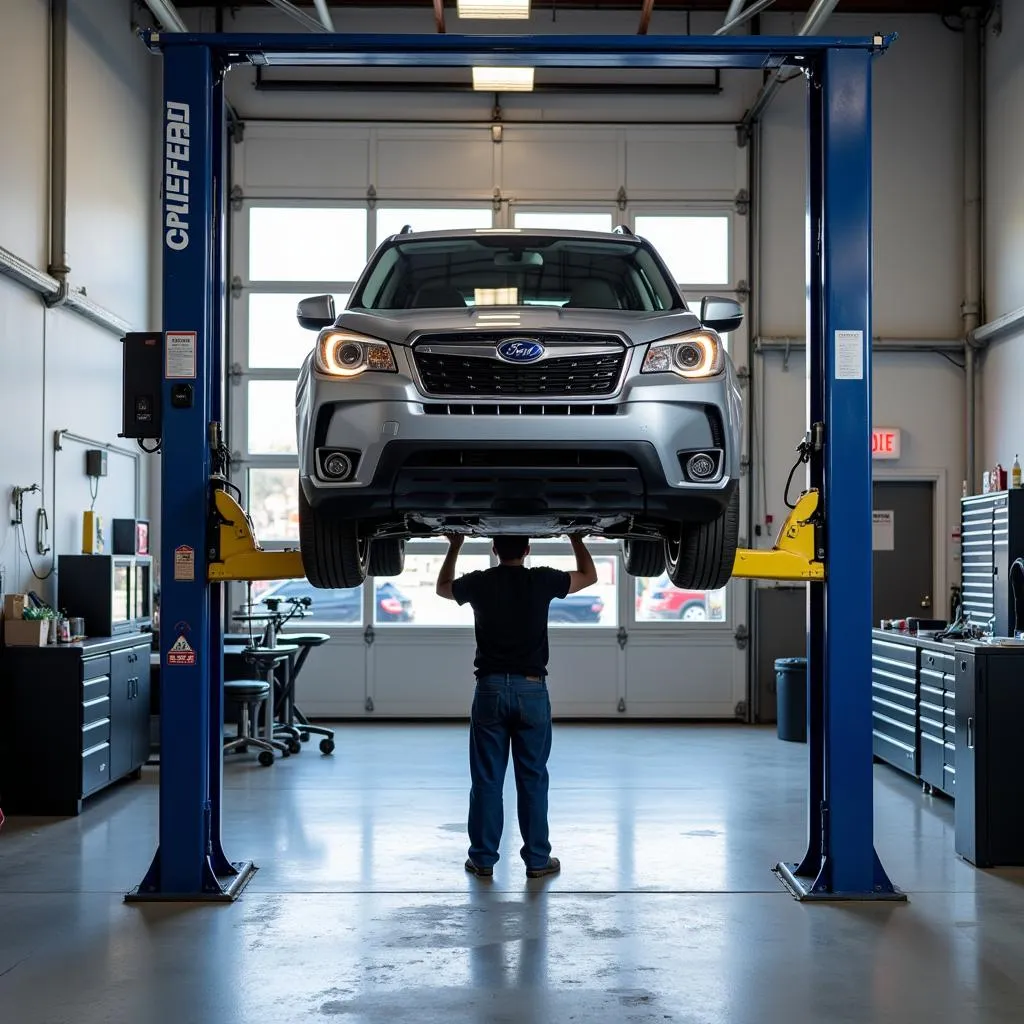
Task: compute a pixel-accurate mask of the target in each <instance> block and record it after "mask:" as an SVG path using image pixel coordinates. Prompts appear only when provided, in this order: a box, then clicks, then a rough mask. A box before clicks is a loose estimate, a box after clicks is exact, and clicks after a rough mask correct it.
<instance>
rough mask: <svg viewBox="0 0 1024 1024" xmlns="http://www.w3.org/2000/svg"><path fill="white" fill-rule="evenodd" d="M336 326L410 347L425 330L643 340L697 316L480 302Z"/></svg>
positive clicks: (377, 315)
mask: <svg viewBox="0 0 1024 1024" xmlns="http://www.w3.org/2000/svg"><path fill="white" fill-rule="evenodd" d="M335 326H336V327H344V328H346V329H348V330H350V331H358V332H359V333H360V334H367V335H369V336H370V337H372V338H380V340H381V341H389V342H391V343H392V344H396V345H409V344H412V342H414V341H415V340H416V338H417V337H419V336H420V335H423V334H437V333H441V332H444V333H448V332H455V331H466V332H467V334H475V333H483V332H487V333H494V332H499V333H501V334H503V335H508V336H514V335H517V334H521V333H524V332H525V333H527V334H530V333H533V332H576V331H579V332H581V333H592V334H617V335H620V336H621V337H623V338H624V339H626V340H627V341H629V342H631V343H632V344H643V343H645V342H649V341H657V340H658V339H659V338H668V337H671V336H672V335H674V334H684V333H686V332H687V331H695V330H697V329H698V328H699V327H700V326H701V324H700V320H699V318H698V317H697V316H696V315H695V314H693V313H691V312H689V311H688V310H674V311H671V312H651V313H647V312H643V313H634V312H627V311H624V310H618V309H557V308H545V307H523V306H519V307H504V308H503V307H496V306H482V307H480V308H470V309H404V310H395V311H387V312H365V311H360V310H345V311H344V312H343V313H342V314H341V316H339V317H338V319H337V320H336V321H335Z"/></svg>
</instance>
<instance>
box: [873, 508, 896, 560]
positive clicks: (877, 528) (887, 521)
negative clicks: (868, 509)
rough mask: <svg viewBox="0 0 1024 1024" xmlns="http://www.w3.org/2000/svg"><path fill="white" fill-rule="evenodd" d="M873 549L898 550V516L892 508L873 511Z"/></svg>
mask: <svg viewBox="0 0 1024 1024" xmlns="http://www.w3.org/2000/svg"><path fill="white" fill-rule="evenodd" d="M871 550H872V551H895V550H896V516H895V513H894V512H893V511H892V509H875V510H874V511H873V512H872V513H871Z"/></svg>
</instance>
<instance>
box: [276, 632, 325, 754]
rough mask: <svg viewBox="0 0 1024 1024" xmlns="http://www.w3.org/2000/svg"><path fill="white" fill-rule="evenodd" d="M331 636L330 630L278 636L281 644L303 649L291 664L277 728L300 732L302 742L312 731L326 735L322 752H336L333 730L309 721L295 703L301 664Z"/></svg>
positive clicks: (321, 743)
mask: <svg viewBox="0 0 1024 1024" xmlns="http://www.w3.org/2000/svg"><path fill="white" fill-rule="evenodd" d="M330 639H331V638H330V636H328V634H327V633H282V634H280V635H279V636H278V638H277V641H278V643H280V644H288V645H294V646H296V647H298V648H299V649H300V650H299V656H298V658H297V659H296V661H295V664H294V665H293V666H292V670H291V680H290V684H289V685H288V686H287V689H286V692H284V694H283V699H282V700H281V701H280V702H278V708H277V711H278V713H279V714H280V715H281V716H282V717H281V718H280V722H281V724H280V726H278V727H277V728H279V729H280V731H282V732H284V733H287V734H288V735H297V736H298V738H299V739H300V740H301V741H302V742H303V743H307V742H308V741H309V737H310V734H311V733H315V734H316V735H317V736H323V737H324V738H323V739H322V740H321V741H320V752H321V753H323V754H331V753H333V752H334V730H333V729H327V728H325V727H324V726H321V725H310V724H309V719H308V718H306V716H305V715H304V714H303V713H302V710H301V709H300V708H299V707H298V705H297V704H296V703H295V684H296V680H297V679H298V676H299V672H300V671H301V670H302V666H303V665H304V664H305V663H306V659H307V658H308V657H309V652H310V651H311V650H313V648H314V647H321V646H323V645H324V644H325V643H327V641H328V640H330ZM296 723H298V724H296Z"/></svg>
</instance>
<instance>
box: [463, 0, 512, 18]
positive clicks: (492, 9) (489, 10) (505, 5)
mask: <svg viewBox="0 0 1024 1024" xmlns="http://www.w3.org/2000/svg"><path fill="white" fill-rule="evenodd" d="M456 10H457V12H458V15H459V17H460V18H479V19H486V20H496V19H498V18H528V17H529V16H530V0H458V3H457V4H456Z"/></svg>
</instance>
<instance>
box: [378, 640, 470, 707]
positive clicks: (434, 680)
mask: <svg viewBox="0 0 1024 1024" xmlns="http://www.w3.org/2000/svg"><path fill="white" fill-rule="evenodd" d="M475 650H476V645H475V644H474V642H473V637H472V634H471V633H467V632H465V631H463V630H459V631H457V632H456V631H452V632H451V633H450V634H449V635H441V636H436V635H435V636H424V635H423V634H420V633H417V632H416V629H415V627H411V628H408V629H403V630H402V632H401V633H399V632H397V630H396V631H395V632H394V633H385V631H384V630H383V629H381V630H378V631H377V640H376V642H375V643H374V645H373V651H372V653H371V663H370V673H371V684H370V696H371V697H372V699H373V708H374V711H373V713H374V715H375V716H381V715H425V716H443V717H468V716H469V709H470V705H471V704H472V701H473V687H474V679H473V655H474V652H475Z"/></svg>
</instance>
